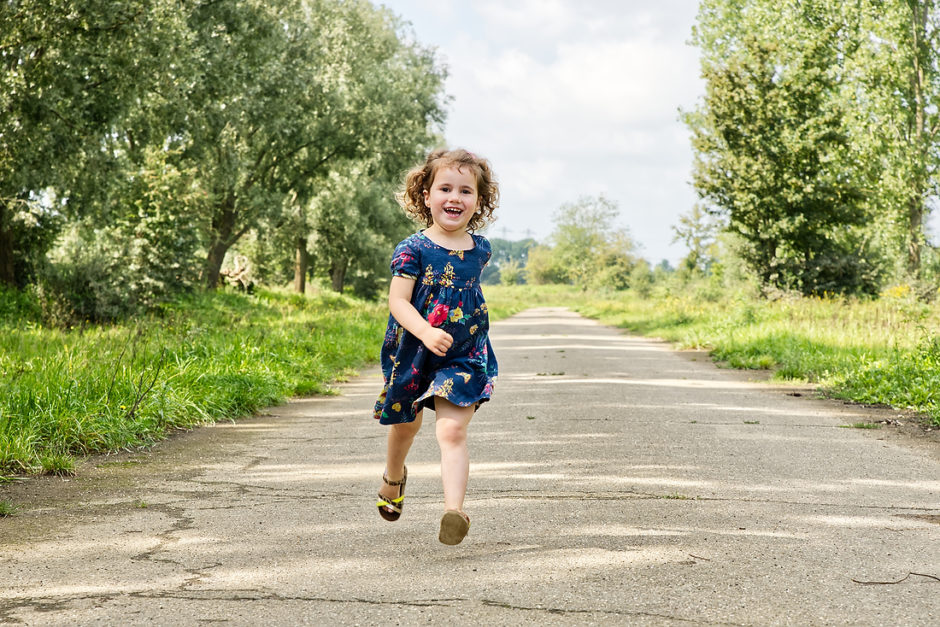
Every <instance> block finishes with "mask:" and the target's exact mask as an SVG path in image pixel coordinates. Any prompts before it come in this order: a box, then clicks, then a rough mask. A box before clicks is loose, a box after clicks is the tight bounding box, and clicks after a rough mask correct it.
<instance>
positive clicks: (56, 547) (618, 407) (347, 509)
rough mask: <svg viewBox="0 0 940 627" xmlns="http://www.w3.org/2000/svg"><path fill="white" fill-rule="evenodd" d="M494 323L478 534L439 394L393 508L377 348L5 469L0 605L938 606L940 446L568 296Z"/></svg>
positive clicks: (732, 620) (731, 615) (553, 613)
mask: <svg viewBox="0 0 940 627" xmlns="http://www.w3.org/2000/svg"><path fill="white" fill-rule="evenodd" d="M493 343H494V347H495V350H496V353H497V355H498V357H499V361H500V370H501V375H500V379H499V381H498V383H497V387H496V392H495V396H494V400H493V401H492V402H490V403H488V404H487V405H484V407H483V408H482V409H481V410H480V411H479V412H478V414H477V415H476V416H475V417H474V419H473V422H472V423H471V425H470V446H471V461H472V465H471V473H470V487H469V491H468V498H467V503H466V509H467V512H468V513H469V514H470V516H471V518H472V527H471V529H470V534H469V535H468V537H467V539H466V540H464V542H463V543H462V544H460V545H458V546H455V547H451V546H444V545H442V544H440V543H438V541H437V531H438V529H437V526H438V520H439V518H440V515H441V513H442V507H443V506H442V496H441V488H440V478H439V468H438V451H437V445H436V442H435V440H434V433H433V429H432V428H430V427H428V426H427V425H429V424H430V423H431V422H432V420H431V418H432V417H433V416H431V415H429V416H428V417H426V421H425V422H426V426H425V428H424V430H423V431H422V433H421V434H419V436H418V440H417V442H416V444H415V447H414V449H413V451H412V454H411V457H410V458H409V462H408V467H409V482H408V487H407V491H406V495H407V498H406V508H405V513H404V515H403V517H402V519H401V520H400V521H398V522H396V523H388V522H385V521H383V520H382V519H381V518H380V517H379V515H378V513H377V512H376V510H375V506H374V501H375V496H374V494H375V492H376V490H377V488H378V486H379V477H380V475H381V471H382V464H383V451H384V437H385V431H384V427H381V426H380V425H378V424H377V423H376V422H375V421H374V420H373V419H372V418H371V416H370V409H371V406H372V403H373V401H374V399H375V396H376V394H377V393H378V391H379V388H380V387H381V378H380V374H379V372H378V370H377V369H373V370H370V371H368V372H366V373H364V374H363V375H362V376H361V377H359V378H357V379H355V380H352V381H349V382H348V383H345V384H342V385H340V386H339V389H340V390H341V392H342V394H341V395H338V396H332V397H319V398H311V399H303V400H297V401H294V402H291V403H289V404H286V405H283V406H280V407H275V408H271V409H270V410H269V411H267V412H265V413H264V414H262V415H260V416H258V417H255V418H252V419H246V420H243V421H239V422H237V423H221V424H218V425H214V426H211V427H206V428H203V429H198V430H196V431H194V432H191V433H188V434H183V435H181V436H177V437H174V438H172V439H171V440H169V441H168V442H165V443H163V444H161V445H159V446H157V447H155V448H154V449H153V450H151V451H147V452H136V453H125V454H121V455H114V456H108V457H99V458H94V459H91V460H89V461H88V462H87V463H85V464H84V465H83V466H82V467H81V468H80V470H79V474H78V476H77V477H74V478H71V479H59V478H42V479H30V480H28V481H25V482H21V483H17V484H13V485H5V486H0V498H7V499H11V500H13V501H14V502H15V503H17V504H19V505H20V511H19V513H18V514H17V515H16V516H14V517H10V518H3V519H0V623H2V624H17V623H25V624H34V625H66V624H68V625H74V624H80V625H90V624H102V625H118V624H120V625H126V624H131V625H136V624H190V625H195V624H202V623H231V624H238V625H258V624H283V625H294V624H314V625H322V624H337V625H354V624H361V625H379V624H406V625H414V624H427V623H444V622H447V623H451V624H487V625H489V624H498V625H517V624H560V625H584V624H604V625H607V624H629V625H673V624H675V625H680V624H731V625H772V624H775V625H776V624H793V625H810V624H825V625H843V624H846V625H847V624H851V625H937V624H940V580H938V579H936V578H937V577H940V455H938V454H937V451H936V449H935V448H934V449H930V448H929V447H928V448H914V447H911V446H907V445H904V444H903V443H901V442H896V441H892V440H890V439H885V437H884V435H883V434H881V433H879V432H878V431H863V430H859V429H851V428H841V425H846V424H851V423H854V422H857V421H859V420H861V419H863V418H865V417H867V413H866V410H864V409H861V408H854V407H850V406H845V405H841V404H838V403H835V402H832V401H824V400H819V399H814V398H812V397H811V395H810V394H807V393H806V390H802V389H799V388H788V387H783V386H772V385H767V384H761V383H754V382H750V381H748V380H747V377H746V375H742V374H741V373H738V372H732V371H727V370H721V369H718V368H716V367H715V366H713V365H712V364H711V363H710V362H709V360H708V359H707V357H705V356H701V355H700V356H698V357H696V356H694V355H692V356H690V355H688V354H679V353H675V352H673V351H670V350H669V349H668V347H667V346H666V345H664V344H662V343H658V342H655V341H650V340H645V339H641V338H637V337H632V336H627V335H624V334H622V333H620V332H618V331H616V330H614V329H609V328H605V327H603V326H600V325H598V324H597V323H595V322H592V321H589V320H586V319H583V318H580V317H578V316H577V315H575V314H573V313H571V312H568V311H565V310H559V309H534V310H529V311H527V312H524V313H522V314H519V315H517V316H515V317H513V318H510V319H508V320H505V321H502V322H499V323H496V324H495V325H494V329H493ZM910 573H916V574H910ZM927 575H931V576H933V577H934V578H931V577H929V576H927ZM902 579H903V581H900V580H902ZM853 580H854V581H853ZM898 581H900V582H899V583H888V582H898ZM866 582H868V583H866ZM870 582H882V583H870Z"/></svg>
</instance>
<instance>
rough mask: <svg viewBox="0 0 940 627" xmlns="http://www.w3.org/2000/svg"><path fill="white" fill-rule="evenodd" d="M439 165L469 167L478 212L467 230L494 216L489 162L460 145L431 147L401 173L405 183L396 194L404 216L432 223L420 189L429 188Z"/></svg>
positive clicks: (494, 197)
mask: <svg viewBox="0 0 940 627" xmlns="http://www.w3.org/2000/svg"><path fill="white" fill-rule="evenodd" d="M441 168H457V169H458V170H462V169H463V168H469V169H470V171H471V172H473V174H474V176H475V177H476V180H477V194H478V195H479V203H480V205H479V209H480V213H474V214H473V217H471V218H470V222H469V224H467V230H468V231H470V232H471V233H472V232H473V231H476V230H477V229H480V228H482V227H484V226H486V225H487V224H489V223H491V222H493V221H494V220H495V219H496V218H495V216H494V215H493V212H494V211H495V210H496V207H498V206H499V184H498V183H497V182H496V177H495V176H494V175H493V170H492V168H491V167H490V162H489V161H487V160H486V159H484V158H482V157H478V156H476V155H475V154H473V153H472V152H468V151H466V150H464V149H463V148H456V149H454V150H447V149H446V148H440V149H438V150H434V151H433V152H431V154H429V155H428V158H427V160H426V161H425V162H424V163H423V164H421V165H419V166H417V167H415V168H412V169H411V170H409V171H408V174H406V175H405V186H404V188H403V189H402V190H401V191H400V192H399V194H398V195H397V197H396V198H397V200H398V202H399V204H400V205H401V206H402V208H403V209H404V210H405V213H406V214H408V217H410V218H411V219H412V220H414V221H415V222H422V223H424V226H425V227H429V226H431V225H432V224H433V223H434V221H433V219H432V218H431V210H430V208H428V206H427V204H425V202H424V192H426V191H430V189H431V185H432V184H433V183H434V176H435V175H436V174H437V171H438V170H440V169H441Z"/></svg>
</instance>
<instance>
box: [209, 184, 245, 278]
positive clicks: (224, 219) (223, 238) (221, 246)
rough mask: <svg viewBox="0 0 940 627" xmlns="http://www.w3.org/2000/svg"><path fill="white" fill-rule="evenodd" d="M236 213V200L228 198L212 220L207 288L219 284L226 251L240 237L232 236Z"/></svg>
mask: <svg viewBox="0 0 940 627" xmlns="http://www.w3.org/2000/svg"><path fill="white" fill-rule="evenodd" d="M236 215H237V214H236V212H235V201H234V200H233V199H228V200H226V201H225V202H224V203H223V205H222V206H221V207H220V208H219V211H218V213H217V214H216V216H215V218H213V220H212V235H213V238H212V244H211V245H210V246H209V253H208V254H207V255H206V266H205V279H206V289H210V290H214V289H215V288H216V287H218V286H219V273H220V272H221V270H222V262H223V261H224V260H225V253H227V252H228V249H229V248H230V247H231V246H232V244H234V243H235V240H236V239H238V238H237V237H236V238H233V237H232V231H233V230H234V229H235V218H236Z"/></svg>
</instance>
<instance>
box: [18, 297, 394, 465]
mask: <svg viewBox="0 0 940 627" xmlns="http://www.w3.org/2000/svg"><path fill="white" fill-rule="evenodd" d="M387 315H388V312H387V309H386V308H385V306H384V304H381V303H369V302H364V301H360V300H357V299H353V298H349V297H345V296H341V295H338V294H331V293H325V294H321V295H318V296H316V297H304V296H300V295H296V294H288V293H282V292H274V291H266V290H261V291H259V292H258V293H257V294H256V295H254V296H246V295H243V294H235V293H231V292H221V291H220V292H218V293H212V294H198V295H193V296H190V297H186V298H181V299H180V300H178V301H176V302H174V303H172V304H169V305H166V306H164V307H163V308H162V309H161V310H160V311H159V312H158V313H156V314H154V315H151V316H148V317H146V318H141V319H138V320H133V321H129V322H126V323H123V324H119V325H116V326H109V327H88V328H85V329H81V330H76V331H69V332H66V331H62V330H57V329H47V328H42V327H41V326H38V325H37V324H36V323H35V322H32V321H29V320H23V319H22V318H12V319H6V320H3V319H0V383H2V385H3V394H2V395H0V475H2V474H19V473H33V472H40V473H45V474H53V475H69V474H73V473H74V458H73V456H75V455H83V454H87V453H94V452H104V451H110V450H118V449H125V448H129V447H136V446H142V445H149V444H152V443H153V442H155V441H157V440H159V439H161V438H162V437H164V436H165V435H166V434H167V433H169V432H171V431H173V430H175V429H186V428H190V427H192V426H194V425H198V424H202V423H206V422H211V421H215V420H219V419H225V418H235V417H239V416H244V415H248V414H251V413H252V412H254V411H257V410H258V409H261V408H263V407H266V406H269V405H273V404H276V403H279V402H282V401H283V400H285V399H286V398H288V397H290V396H298V395H307V394H316V393H324V392H327V391H328V389H329V387H328V386H329V384H330V383H331V382H332V381H334V380H337V379H340V378H343V377H346V376H349V375H350V374H352V373H354V372H355V371H354V369H355V368H358V367H360V366H362V365H363V364H365V363H367V362H373V361H375V360H377V358H378V353H379V345H380V343H381V338H382V334H383V329H384V326H385V321H386V318H387Z"/></svg>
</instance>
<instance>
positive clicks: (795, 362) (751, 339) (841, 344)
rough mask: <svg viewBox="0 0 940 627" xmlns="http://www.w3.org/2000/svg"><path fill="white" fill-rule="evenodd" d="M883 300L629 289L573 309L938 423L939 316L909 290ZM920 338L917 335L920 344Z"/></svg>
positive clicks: (727, 360)
mask: <svg viewBox="0 0 940 627" xmlns="http://www.w3.org/2000/svg"><path fill="white" fill-rule="evenodd" d="M895 292H897V295H894V294H887V295H885V296H884V297H882V298H881V299H878V300H860V299H854V298H834V297H832V298H814V297H811V298H807V297H800V296H795V295H785V294H781V295H779V298H777V299H776V300H773V301H769V300H765V299H762V298H757V297H756V296H755V295H749V294H747V293H745V292H738V293H736V294H735V293H728V292H725V295H724V297H722V298H719V299H715V300H712V301H709V300H707V299H702V298H700V297H698V295H697V290H695V289H694V288H690V287H689V286H684V287H683V288H682V289H677V290H674V291H666V292H660V293H656V292H654V294H656V296H655V297H654V298H650V299H643V298H639V297H637V296H634V295H632V293H631V292H626V293H625V294H622V295H617V296H606V297H604V296H601V295H597V296H596V297H594V298H592V299H589V300H585V299H583V298H582V299H580V301H578V302H577V303H574V305H573V306H574V308H575V309H577V310H578V311H580V312H581V313H583V314H586V315H589V316H591V317H596V318H598V319H599V320H600V321H601V322H604V323H606V324H613V325H615V326H621V327H625V328H629V329H631V330H633V331H636V332H639V333H643V334H645V335H654V336H657V337H662V338H664V339H667V340H670V341H673V342H676V343H677V344H678V345H679V346H680V347H683V348H699V349H702V348H704V349H708V350H709V351H711V354H712V356H713V357H714V358H715V359H717V360H718V361H721V362H724V363H726V364H727V365H729V366H731V367H734V368H749V369H764V370H768V369H769V370H773V373H774V376H775V377H776V378H780V379H786V380H799V381H809V382H813V383H818V384H819V385H820V386H822V387H823V388H824V389H825V390H826V391H827V392H828V393H830V394H832V395H833V396H836V397H839V398H847V399H850V400H853V401H856V402H864V403H879V404H885V405H891V406H893V407H898V408H905V409H913V410H916V411H920V412H924V413H926V414H928V415H929V416H931V418H932V420H933V421H934V422H935V423H936V424H937V425H938V426H940V402H938V398H937V390H938V389H940V378H938V372H940V340H938V339H937V338H938V337H940V334H938V332H937V330H938V329H940V310H937V308H936V307H928V306H926V305H923V304H921V303H918V302H917V301H916V300H914V299H913V297H912V294H911V292H910V290H909V289H902V290H896V291H895ZM917 338H920V339H919V340H918V339H917Z"/></svg>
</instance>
